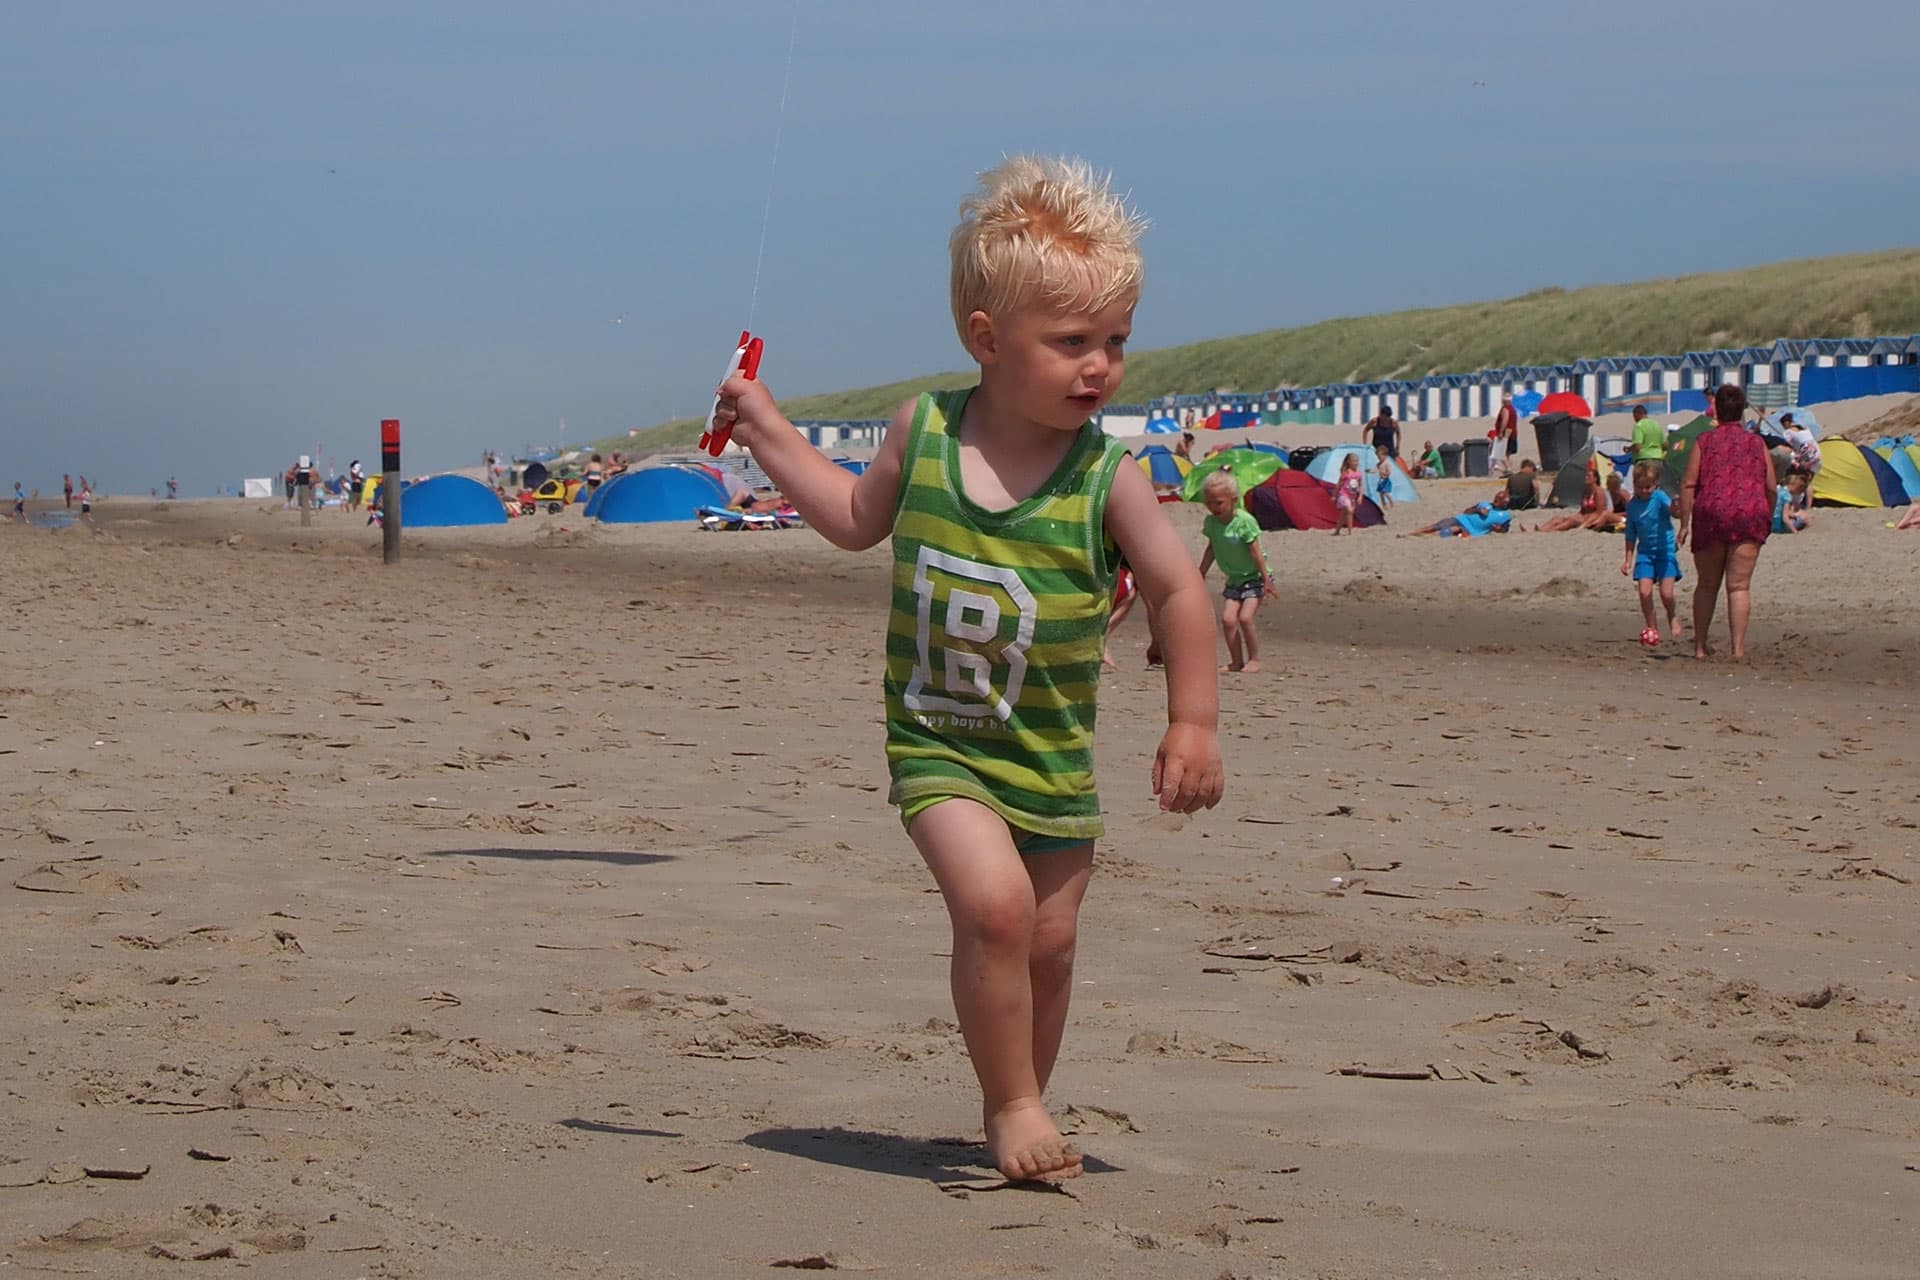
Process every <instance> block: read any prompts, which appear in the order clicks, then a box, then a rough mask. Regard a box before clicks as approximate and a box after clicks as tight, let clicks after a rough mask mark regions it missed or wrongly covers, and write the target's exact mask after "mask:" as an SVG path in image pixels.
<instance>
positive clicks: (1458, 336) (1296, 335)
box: [601, 249, 1920, 453]
mask: <svg viewBox="0 0 1920 1280" xmlns="http://www.w3.org/2000/svg"><path fill="white" fill-rule="evenodd" d="M1905 333H1920V249H1895V250H1889V251H1887V252H1883V253H1865V254H1855V255H1851V256H1847V257H1834V258H1808V259H1804V260H1801V261H1796V262H1779V263H1774V264H1772V265H1770V266H1764V267H1750V268H1747V269H1746V270H1743V271H1725V272H1718V273H1715V274H1711V275H1695V276H1681V277H1678V278H1677V279H1668V280H1646V281H1641V282H1639V283H1637V284H1620V285H1599V286H1595V287H1593V288H1587V289H1573V290H1566V289H1541V290H1538V291H1536V292H1534V293H1529V294H1525V295H1523V296H1521V297H1518V298H1509V299H1507V300H1505V301H1502V302H1474V303H1466V304H1463V305H1460V306H1453V307H1434V308H1430V309H1427V310H1422V311H1397V312H1393V313H1391V314H1388V315H1378V316H1360V317H1350V318H1344V319H1338V320H1323V321H1321V322H1320V323H1318V324H1311V325H1305V326H1303V327H1301V328H1297V329H1270V330H1267V331H1266V332H1264V333H1251V334H1246V335H1244V336H1241V337H1237V338H1218V339H1215V340H1213V341H1210V342H1196V343H1192V344H1190V345H1188V346H1183V347H1167V348H1164V349H1162V350H1159V351H1142V352H1136V353H1134V354H1133V355H1132V356H1130V357H1129V359H1128V361H1127V384H1126V389H1125V391H1124V392H1123V393H1122V396H1123V398H1124V399H1125V400H1127V401H1130V402H1137V401H1141V400H1147V399H1151V398H1153V397H1155V396H1161V395H1166V394H1168V393H1169V392H1198V391H1207V390H1211V389H1215V388H1227V389H1233V390H1241V391H1260V390H1265V389H1267V388H1270V387H1278V386H1315V385H1318V384H1321V383H1327V382H1347V381H1361V380H1367V379H1373V378H1418V377H1425V376H1426V375H1428V374H1434V373H1465V372H1469V371H1471V370H1474V369H1484V368H1489V367H1497V366H1501V365H1510V364H1561V363H1565V362H1568V361H1572V360H1578V359H1586V358H1594V357H1599V356H1613V355H1662V354H1667V353H1671V352H1679V351H1695V350H1701V349H1704V348H1712V347H1741V346H1750V345H1754V344H1757V343H1765V342H1771V341H1772V340H1773V339H1775V338H1846V337H1869V336H1873V335H1877V334H1905ZM967 376H968V375H966V374H964V373H956V372H949V373H945V374H935V375H931V376H926V377H920V378H914V379H910V380H908V381H905V382H893V383H888V384H887V385H885V386H880V387H867V388H863V389H860V390H853V391H838V392H834V393H832V394H829V395H819V396H803V397H799V398H796V399H792V400H789V401H786V402H785V403H784V404H783V405H782V407H783V408H784V409H785V410H786V411H787V413H788V414H789V415H790V416H792V417H795V418H835V417H844V418H877V417H884V416H886V415H887V414H889V413H891V412H892V411H893V409H894V407H895V406H896V405H898V404H899V403H900V402H901V401H902V400H904V399H906V398H907V397H908V396H911V395H915V394H917V393H919V392H921V391H924V390H927V389H928V388H932V387H941V386H953V385H955V384H956V383H957V382H959V381H961V380H963V379H965V378H966V377H967ZM699 434H700V430H699V426H698V424H696V423H693V422H673V423H667V424H665V425H664V426H660V427H655V428H652V429H650V430H647V431H643V432H641V433H640V434H639V435H638V436H635V437H631V438H629V437H624V436H622V437H617V438H614V439H610V440H606V441H602V442H601V445H603V446H604V447H606V448H610V449H620V450H623V451H629V452H640V453H645V452H651V451H656V450H662V449H674V448H683V447H685V446H687V445H690V444H691V443H693V441H694V440H695V439H697V438H698V437H699Z"/></svg>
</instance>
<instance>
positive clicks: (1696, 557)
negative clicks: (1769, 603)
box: [1680, 383, 1778, 661]
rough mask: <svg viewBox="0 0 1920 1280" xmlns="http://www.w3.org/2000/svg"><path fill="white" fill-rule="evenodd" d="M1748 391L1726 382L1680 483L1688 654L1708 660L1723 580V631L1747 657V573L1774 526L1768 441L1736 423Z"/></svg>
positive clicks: (1750, 580)
mask: <svg viewBox="0 0 1920 1280" xmlns="http://www.w3.org/2000/svg"><path fill="white" fill-rule="evenodd" d="M1746 408H1747V393H1746V392H1745V391H1742V390H1741V389H1740V388H1739V387H1736V386H1734V385H1733V384H1732V383H1727V384H1726V385H1724V386H1722V387H1721V388H1720V389H1719V390H1718V391H1716V392H1714V393H1713V415H1714V420H1715V422H1716V423H1718V425H1717V426H1715V427H1714V428H1713V429H1712V430H1711V431H1703V432H1701V433H1700V435H1699V436H1698V437H1696V438H1695V440H1694V444H1693V448H1692V449H1690V450H1688V451H1687V474H1686V476H1685V477H1684V478H1683V479H1682V480H1681V481H1680V537H1681V538H1682V539H1683V540H1686V539H1688V537H1689V535H1691V543H1692V547H1693V569H1694V572H1695V574H1697V575H1698V578H1697V580H1696V581H1695V583H1694V586H1693V656H1694V657H1696V658H1709V657H1712V656H1713V650H1712V647H1711V646H1710V645H1709V644H1708V643H1707V636H1708V633H1709V632H1710V631H1711V630H1712V628H1713V610H1714V606H1715V604H1716V603H1718V601H1719V597H1720V588H1721V585H1722V584H1723V583H1724V584H1725V586H1726V591H1727V631H1728V635H1729V638H1730V639H1731V641H1732V645H1733V657H1734V659H1735V660H1736V661H1737V660H1740V659H1743V658H1745V657H1746V656H1747V620H1748V618H1749V616H1750V615H1751V613H1752V610H1753V570H1754V567H1755V566H1756V565H1757V564H1758V563H1759V562H1760V548H1761V547H1763V546H1765V545H1766V541H1767V535H1768V534H1769V533H1770V532H1772V529H1773V500H1774V490H1775V488H1777V487H1778V486H1777V483H1776V481H1775V479H1774V471H1773V454H1771V453H1770V452H1768V450H1767V446H1766V442H1765V441H1763V440H1761V438H1760V437H1759V436H1758V435H1757V434H1755V433H1754V432H1752V431H1749V430H1747V428H1746V425H1745V424H1744V423H1742V422H1741V420H1740V419H1741V415H1742V414H1744V413H1745V412H1746Z"/></svg>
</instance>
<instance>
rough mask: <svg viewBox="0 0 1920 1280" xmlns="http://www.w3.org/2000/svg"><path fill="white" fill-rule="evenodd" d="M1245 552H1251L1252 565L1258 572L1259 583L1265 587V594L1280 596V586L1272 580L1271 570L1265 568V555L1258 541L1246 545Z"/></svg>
mask: <svg viewBox="0 0 1920 1280" xmlns="http://www.w3.org/2000/svg"><path fill="white" fill-rule="evenodd" d="M1247 550H1249V551H1251V552H1253V563H1254V565H1255V567H1256V568H1258V569H1259V570H1260V581H1261V583H1262V584H1263V585H1264V586H1265V587H1266V589H1267V594H1268V595H1270V596H1277V595H1279V594H1280V584H1279V583H1277V582H1275V581H1274V580H1273V570H1271V569H1269V568H1267V553H1266V552H1264V551H1262V550H1261V549H1260V539H1258V538H1255V539H1254V540H1253V541H1252V542H1249V543H1248V544H1247Z"/></svg>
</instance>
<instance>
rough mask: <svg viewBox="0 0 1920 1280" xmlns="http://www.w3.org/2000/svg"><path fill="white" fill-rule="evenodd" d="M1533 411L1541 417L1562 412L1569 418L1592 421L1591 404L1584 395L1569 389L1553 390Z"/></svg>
mask: <svg viewBox="0 0 1920 1280" xmlns="http://www.w3.org/2000/svg"><path fill="white" fill-rule="evenodd" d="M1534 413H1535V414H1537V415H1539V416H1542V417H1544V416H1546V415H1547V414H1549V413H1564V414H1566V415H1567V416H1568V417H1571V418H1585V419H1586V420H1587V421H1589V422H1591V421H1593V406H1592V405H1590V404H1588V403H1587V402H1586V399H1585V397H1583V396H1580V395H1576V394H1575V393H1574V392H1571V391H1556V392H1554V393H1553V394H1552V395H1550V396H1548V397H1547V398H1546V399H1544V400H1542V401H1541V402H1540V407H1539V408H1538V409H1535V410H1534Z"/></svg>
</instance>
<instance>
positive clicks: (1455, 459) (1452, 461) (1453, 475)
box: [1440, 440, 1466, 480]
mask: <svg viewBox="0 0 1920 1280" xmlns="http://www.w3.org/2000/svg"><path fill="white" fill-rule="evenodd" d="M1440 467H1441V469H1442V470H1444V471H1445V472H1446V473H1447V479H1449V480H1454V479H1458V478H1459V477H1460V476H1463V475H1465V474H1466V472H1464V471H1462V470H1461V469H1460V446H1459V445H1457V444H1455V443H1454V442H1453V441H1451V440H1446V441H1442V442H1441V445H1440Z"/></svg>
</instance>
